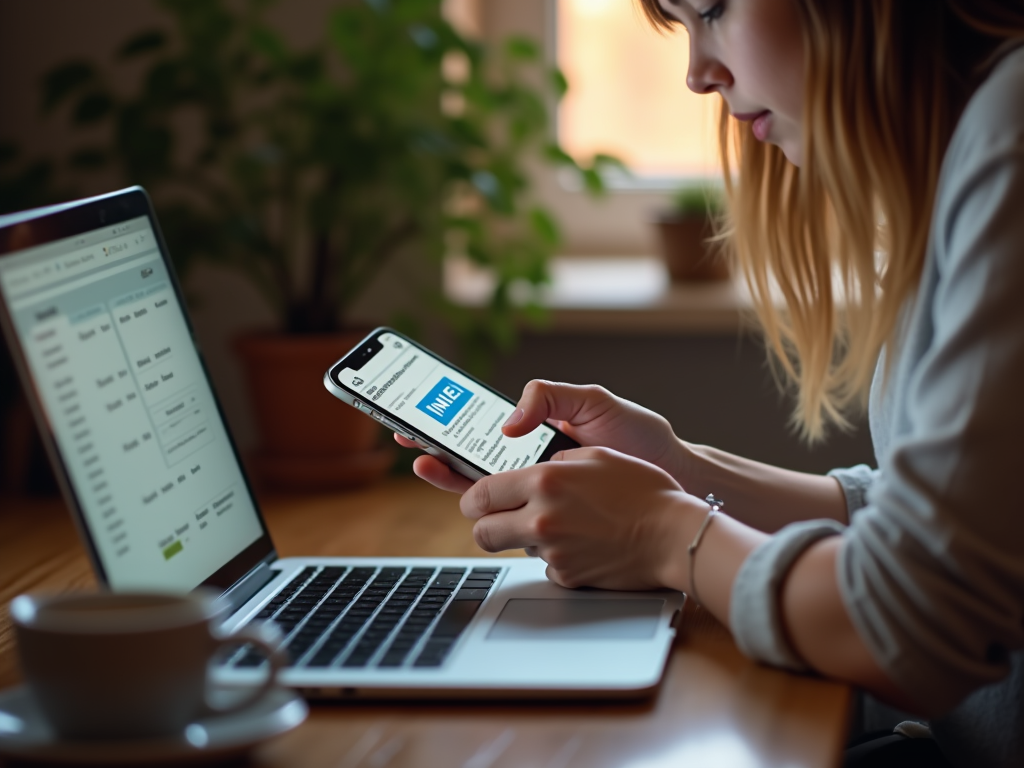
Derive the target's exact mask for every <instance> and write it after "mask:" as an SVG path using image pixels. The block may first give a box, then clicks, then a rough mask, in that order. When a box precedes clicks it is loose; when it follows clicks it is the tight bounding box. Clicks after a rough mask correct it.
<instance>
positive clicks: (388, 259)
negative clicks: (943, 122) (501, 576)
mask: <svg viewBox="0 0 1024 768" xmlns="http://www.w3.org/2000/svg"><path fill="white" fill-rule="evenodd" d="M686 62H687V41H686V36H685V33H680V34H676V35H659V34H657V33H655V32H654V31H652V30H651V29H650V28H649V27H648V26H646V24H645V22H643V21H642V20H641V19H640V17H639V14H638V12H637V10H636V8H635V7H634V4H633V3H632V2H631V0H516V1H515V2H502V1H501V0H391V2H388V1H387V0H343V1H341V2H339V0H279V1H278V2H263V1H259V0H239V2H228V1H227V0H224V1H223V2H214V1H213V0H192V1H186V0H90V2H87V3H86V2H81V0H33V2H31V3H24V2H22V3H11V2H8V3H2V4H0V208H2V210H0V212H9V211H13V210H19V209H24V208H28V207H32V206H35V205H41V204H45V203H50V202H57V201H61V200H66V199H72V198H74V197H80V196H87V195H94V194H100V193H103V192H108V191H111V190H114V189H118V188H121V187H124V186H127V185H130V184H136V183H139V184H143V185H144V186H145V187H146V188H147V189H148V190H149V191H150V192H151V193H152V194H153V197H154V201H155V204H156V207H157V212H158V214H159V215H160V217H161V222H162V223H163V224H164V226H165V230H166V235H167V238H168V241H169V243H170V247H171V250H172V255H173V256H174V259H175V261H176V263H177V265H178V268H179V272H180V275H181V278H182V282H183V286H184V288H185V291H186V293H187V295H188V297H189V301H190V304H191V311H192V318H193V322H194V325H195V331H196V335H197V337H198V341H199V344H200V346H201V348H202V350H203V352H204V355H205V358H206V362H207V365H208V367H209V369H210V372H211V375H212V378H213V380H214V384H215V387H216V389H217V392H218V394H219V396H220V398H221V400H222V405H223V408H224V412H225V415H226V418H227V420H228V422H229V423H230V426H231V428H232V430H233V432H234V434H235V437H236V440H237V442H238V444H239V446H240V448H241V449H242V451H243V453H245V454H246V455H247V456H250V455H256V454H259V453H260V452H261V451H262V452H263V453H264V454H267V451H272V450H273V449H272V448H270V447H268V446H267V445H266V435H265V434H264V433H263V431H261V430H263V428H262V427H261V425H260V424H261V422H260V420H259V419H260V417H259V415H258V413H256V411H257V408H256V406H255V401H256V400H258V399H259V395H254V394H253V392H252V391H251V390H250V388H249V386H248V383H249V382H248V381H247V379H250V378H251V376H250V374H249V373H247V371H249V370H250V369H248V368H246V367H245V365H246V363H244V362H243V360H242V358H241V356H240V354H239V350H240V343H239V339H245V338H251V337H253V336H257V337H266V336H270V335H272V336H274V337H275V338H277V337H280V336H288V337H295V336H298V337H304V338H313V337H316V338H322V337H330V338H331V339H339V337H338V336H337V335H338V334H342V335H343V334H345V333H356V334H358V332H359V331H360V330H361V329H364V328H369V327H373V326H374V325H377V324H394V325H397V326H398V327H399V328H401V329H403V330H405V331H407V332H409V333H412V334H413V335H415V336H417V337H419V338H420V339H422V340H424V341H425V342H427V343H429V344H431V345H432V346H434V347H436V348H437V349H438V350H439V351H441V352H442V353H443V354H446V355H449V356H451V357H452V358H454V359H455V361H456V362H458V363H460V364H463V365H465V366H467V367H469V368H470V369H471V370H472V371H473V372H476V373H478V374H479V375H481V376H483V377H485V378H486V379H487V380H488V381H489V382H490V383H492V384H494V385H495V386H496V387H497V388H499V389H501V390H503V391H504V392H506V393H507V394H509V395H510V396H512V397H513V398H514V397H515V396H516V395H518V393H519V392H520V391H521V389H522V387H523V385H524V384H525V383H526V382H527V381H529V380H530V379H531V378H535V377H536V378H546V379H553V380H562V381H569V382H575V383H596V384H601V385H604V386H606V387H607V388H609V389H610V390H612V391H614V392H616V393H617V394H620V395H622V396H624V397H626V398H629V399H631V400H634V401H636V402H639V403H641V404H643V405H645V406H647V407H649V408H652V409H654V410H656V411H659V412H661V413H663V414H664V415H665V416H666V417H668V418H669V420H670V421H671V422H672V424H673V426H674V427H675V430H676V432H677V434H679V435H680V436H681V437H683V438H684V439H687V440H691V441H694V442H701V443H710V444H714V445H716V446H718V447H721V448H723V449H726V450H730V451H734V452H737V453H741V454H744V455H747V456H750V457H752V458H755V459H760V460H764V461H769V462H772V463H775V464H779V465H783V466H788V467H791V468H794V469H803V470H808V471H826V470H828V469H829V468H831V467H834V466H843V465H850V464H854V463H859V462H862V461H863V462H868V463H873V458H872V453H871V448H870V441H869V439H868V436H867V432H866V428H863V427H861V428H859V429H858V430H857V431H856V432H854V433H853V434H849V435H845V434H833V435H832V436H831V437H830V438H829V439H828V440H827V441H826V442H825V443H824V444H821V445H816V446H814V447H808V446H806V445H804V444H802V443H801V442H800V441H799V440H798V439H797V438H796V437H795V436H794V434H793V433H792V430H791V429H790V428H789V426H788V417H789V412H790V408H791V402H790V401H789V400H788V399H787V398H786V397H784V396H783V395H781V394H780V393H779V392H778V389H777V387H776V385H775V382H774V381H773V379H772V376H771V373H770V371H769V369H768V367H767V364H766V356H765V352H764V350H763V347H762V345H761V343H760V341H759V339H758V337H757V335H756V333H753V332H752V331H751V330H749V325H748V323H747V320H746V318H747V316H748V310H749V303H748V301H747V300H746V298H745V294H744V291H743V289H742V287H741V286H740V285H738V284H737V283H736V282H735V281H734V280H732V279H729V278H727V279H725V280H721V279H718V280H706V279H705V280H698V281H694V280H692V279H690V280H687V279H681V280H673V279H672V278H671V276H670V273H669V271H668V269H667V267H666V265H665V262H664V261H663V258H662V255H661V251H662V248H663V247H664V246H665V244H666V239H665V238H666V237H667V236H666V235H664V234H663V230H662V229H659V227H660V224H659V222H663V221H665V220H667V219H675V218H679V217H681V216H690V215H692V213H693V212H692V211H690V210H683V208H684V206H683V204H682V203H681V202H680V201H681V200H683V198H684V197H685V195H680V190H686V189H704V188H707V187H708V186H709V185H710V187H711V188H712V189H713V187H714V183H715V182H714V177H715V173H716V170H715V169H716V167H717V163H716V154H715V144H714V141H713V135H714V124H715V115H716V104H715V103H714V102H713V101H712V100H711V99H710V98H699V97H696V96H694V95H693V94H691V93H690V92H689V91H687V89H686V86H685V72H686ZM221 193H223V194H221ZM690 197H692V195H691V196H690ZM705 197H706V195H705ZM225 200H227V201H228V202H224V201H225ZM211 201H212V202H211ZM699 213H700V216H701V217H704V215H705V211H704V210H701V211H700V212H699ZM701 221H703V218H702V219H701ZM702 231H704V232H706V230H702V229H701V226H698V227H697V232H698V234H699V233H700V232H702ZM688 247H689V248H690V249H691V250H700V244H699V242H698V244H697V245H696V246H694V245H690V246H688ZM325 275H326V276H325ZM282 281H283V282H287V284H288V290H284V289H282V288H281V284H282ZM344 338H348V337H344ZM355 338H358V336H356V337H355ZM331 344H333V346H330V352H331V355H333V357H337V356H340V355H341V354H342V353H343V352H344V351H345V350H346V348H347V347H346V346H345V345H346V344H347V342H345V341H344V340H343V339H341V340H335V341H332V342H331ZM335 352H336V354H335ZM317 365H319V363H317ZM307 378H308V377H307ZM314 384H315V385H316V386H319V382H314ZM316 398H319V399H316V400H315V407H316V408H317V409H320V408H322V409H323V410H324V412H327V411H339V410H342V409H345V408H346V407H345V406H343V405H342V404H341V403H339V402H337V401H334V400H333V399H332V398H331V397H330V396H329V395H327V394H326V393H325V392H322V391H317V394H316ZM302 418H306V419H308V417H302V416H296V417H295V419H296V420H299V419H302ZM313 426H314V427H316V425H315V424H314V425H313ZM374 439H375V440H379V439H380V436H377V437H375V438H374ZM267 455H269V454H267ZM407 465H408V461H407V460H404V461H403V460H399V461H398V462H397V464H395V462H394V460H393V459H392V460H390V461H389V462H388V466H389V467H390V466H395V467H397V468H396V469H393V470H392V471H402V468H403V467H407ZM0 467H2V470H0V489H3V490H5V491H6V492H8V493H38V494H44V493H53V492H55V489H54V486H53V481H52V478H51V477H50V476H49V472H48V468H47V466H46V461H45V457H44V455H43V452H42V449H41V444H40V442H39V439H38V436H37V435H36V434H35V427H34V426H33V424H32V419H31V416H30V413H29V411H28V408H27V406H26V404H25V400H24V397H23V395H22V394H21V393H20V390H19V387H18V385H17V378H16V375H15V372H14V370H13V368H12V366H11V361H10V359H9V356H8V352H7V350H6V349H5V348H4V349H2V350H0Z"/></svg>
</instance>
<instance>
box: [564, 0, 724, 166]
mask: <svg viewBox="0 0 1024 768" xmlns="http://www.w3.org/2000/svg"><path fill="white" fill-rule="evenodd" d="M557 23H558V63H559V66H560V67H561V68H562V71H563V72H564V73H565V75H566V77H567V78H568V80H569V93H568V94H567V96H566V98H565V99H564V101H563V102H562V105H561V108H560V110H559V116H558V133H559V140H560V142H561V143H562V146H564V147H565V148H566V150H567V151H568V152H569V153H570V154H572V155H574V156H577V157H582V156H586V155H589V154H591V153H594V152H608V153H610V154H614V155H616V156H618V157H620V158H622V159H623V160H625V161H626V163H627V164H628V165H629V166H630V169H631V170H632V171H633V172H634V173H635V174H636V175H638V176H657V177H666V176H668V177H672V176H717V175H718V173H719V170H718V154H717V142H716V138H715V136H716V132H717V127H716V126H717V113H718V101H719V99H718V97H717V96H698V95H696V94H694V93H693V92H692V91H690V90H689V89H688V88H687V87H686V67H687V62H688V61H689V39H688V37H687V34H686V31H685V30H684V29H682V28H681V27H680V28H679V31H677V32H673V33H669V34H658V33H657V32H655V31H654V30H653V29H652V28H651V26H650V25H649V24H648V23H647V21H646V19H644V18H643V16H642V15H641V12H640V9H639V7H638V6H637V5H636V2H635V0H558V22H557Z"/></svg>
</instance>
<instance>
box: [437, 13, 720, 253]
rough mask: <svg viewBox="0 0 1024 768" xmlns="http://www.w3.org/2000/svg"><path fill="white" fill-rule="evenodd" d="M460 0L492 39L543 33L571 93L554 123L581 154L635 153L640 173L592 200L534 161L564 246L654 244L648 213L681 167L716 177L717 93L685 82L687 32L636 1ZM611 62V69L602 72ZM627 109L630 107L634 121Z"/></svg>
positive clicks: (625, 248) (648, 248) (584, 249)
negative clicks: (648, 16) (700, 92)
mask: <svg viewBox="0 0 1024 768" xmlns="http://www.w3.org/2000/svg"><path fill="white" fill-rule="evenodd" d="M454 1H455V0H449V2H454ZM462 2H466V3H470V4H472V5H474V6H475V8H476V9H477V11H478V14H479V23H480V29H481V31H482V33H483V35H484V37H485V38H487V39H491V40H500V39H503V38H504V37H506V36H508V35H512V34H523V35H527V36H529V37H532V38H533V39H535V40H544V41H545V43H546V46H547V50H548V54H549V56H550V59H551V61H552V62H553V63H554V62H556V61H557V63H558V64H559V66H560V67H561V68H562V69H563V70H565V72H566V76H567V78H568V79H569V95H568V96H567V97H566V100H564V101H563V102H562V105H561V107H560V109H559V115H558V117H557V123H556V126H555V127H554V128H553V129H557V130H558V133H559V139H560V141H561V142H562V143H563V145H565V146H566V147H567V148H568V149H569V150H570V151H572V152H575V153H579V154H587V153H590V152H593V151H595V150H600V151H607V152H611V153H613V154H616V155H618V156H619V157H622V158H623V159H624V160H626V161H628V162H630V163H631V164H632V166H633V169H634V171H635V172H636V174H637V175H636V176H635V177H633V178H631V179H628V180H626V183H622V184H619V183H616V184H615V185H614V191H613V192H612V194H610V195H608V196H607V197H606V198H605V199H604V200H600V201H597V202H594V201H593V200H591V199H590V198H588V197H587V196H586V195H584V194H583V193H581V192H580V191H579V190H578V189H571V188H567V187H566V185H565V184H564V183H562V182H563V178H562V177H559V176H558V174H556V173H555V172H554V171H552V170H551V169H549V168H539V169H538V170H537V172H536V174H535V177H534V181H535V185H536V187H535V188H536V192H537V194H538V197H539V198H540V199H541V201H542V202H543V203H544V204H545V205H548V206H550V208H551V209H552V210H553V211H554V212H555V215H556V216H557V217H558V220H559V222H560V223H561V225H562V231H563V234H564V236H565V237H564V239H565V242H564V245H563V248H562V253H563V254H565V255H572V256H633V255H644V254H653V253H656V252H657V249H658V243H657V239H656V235H655V230H654V227H652V226H651V223H650V222H651V216H652V214H653V213H654V212H656V211H657V210H658V209H660V208H663V207H664V206H665V204H666V202H667V195H666V192H667V191H668V190H670V189H673V188H675V187H676V186H678V185H679V183H680V182H681V181H682V178H681V177H683V176H692V175H694V174H699V175H709V176H711V177H713V178H716V179H717V178H718V177H719V170H718V166H717V159H716V158H717V155H716V151H717V150H716V143H715V129H714V127H713V126H712V124H711V117H710V114H709V113H714V112H716V111H717V105H716V100H715V99H713V98H709V97H706V96H703V97H701V96H696V95H694V94H692V93H690V91H689V90H688V89H687V87H686V66H687V63H688V60H689V49H688V46H687V43H688V40H687V37H686V33H685V32H683V31H680V32H679V33H676V34H670V35H659V34H658V33H657V32H655V31H654V30H653V29H651V28H650V27H649V26H648V24H647V22H646V20H645V19H644V18H643V17H642V16H641V15H640V12H639V9H638V8H637V7H636V5H635V2H636V0H508V1H506V0H462ZM595 30H596V31H595ZM655 52H656V53H655ZM587 57H591V58H596V60H597V62H596V64H594V65H593V66H585V64H586V62H587V61H588V58H587ZM575 61H579V62H580V63H579V64H577V63H574V62H575ZM606 67H607V68H608V69H610V70H611V75H608V76H605V75H603V74H602V75H598V74H597V73H603V72H604V68H606ZM612 75H613V76H614V79H611V77H612ZM599 77H603V78H605V79H599ZM588 94H589V96H588ZM694 110H695V111H694ZM621 113H629V114H626V115H625V117H628V118H629V121H627V120H625V119H623V115H622V114H621ZM613 127H614V129H615V130H614V131H612V130H611V129H612V128H613Z"/></svg>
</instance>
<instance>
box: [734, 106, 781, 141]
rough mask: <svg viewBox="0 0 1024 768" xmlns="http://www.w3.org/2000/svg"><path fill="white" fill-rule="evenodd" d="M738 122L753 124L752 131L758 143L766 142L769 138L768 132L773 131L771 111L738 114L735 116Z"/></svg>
mask: <svg viewBox="0 0 1024 768" xmlns="http://www.w3.org/2000/svg"><path fill="white" fill-rule="evenodd" d="M733 117H735V118H736V119H737V120H742V121H743V122H745V123H747V122H749V123H751V126H750V130H751V131H753V133H754V136H755V137H756V138H757V140H758V141H765V140H766V139H767V138H768V131H769V130H771V121H772V113H771V111H770V110H767V109H765V110H762V111H761V112H737V113H736V114H734V115H733Z"/></svg>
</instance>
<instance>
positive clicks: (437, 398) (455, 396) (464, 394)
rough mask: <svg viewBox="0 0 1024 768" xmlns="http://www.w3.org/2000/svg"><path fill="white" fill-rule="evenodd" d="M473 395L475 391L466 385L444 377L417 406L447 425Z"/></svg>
mask: <svg viewBox="0 0 1024 768" xmlns="http://www.w3.org/2000/svg"><path fill="white" fill-rule="evenodd" d="M472 397H473V393H472V392H470V391H469V390H468V389H466V388H465V387H462V386H460V385H458V384H456V383H455V382H454V381H452V380H451V379H449V378H443V379H441V380H440V381H439V382H437V384H435V385H434V388H433V389H432V390H430V392H428V393H427V396H426V397H424V398H423V399H422V400H420V401H419V402H418V403H417V404H416V408H418V409H419V410H421V411H423V412H424V413H425V414H427V416H430V417H431V418H432V419H434V420H436V421H439V422H441V423H442V424H444V425H445V426H446V427H447V426H448V424H449V423H451V420H452V419H453V418H455V414H457V413H458V412H459V411H461V410H462V407H463V406H464V405H465V404H466V403H468V402H469V401H470V399H471V398H472Z"/></svg>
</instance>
